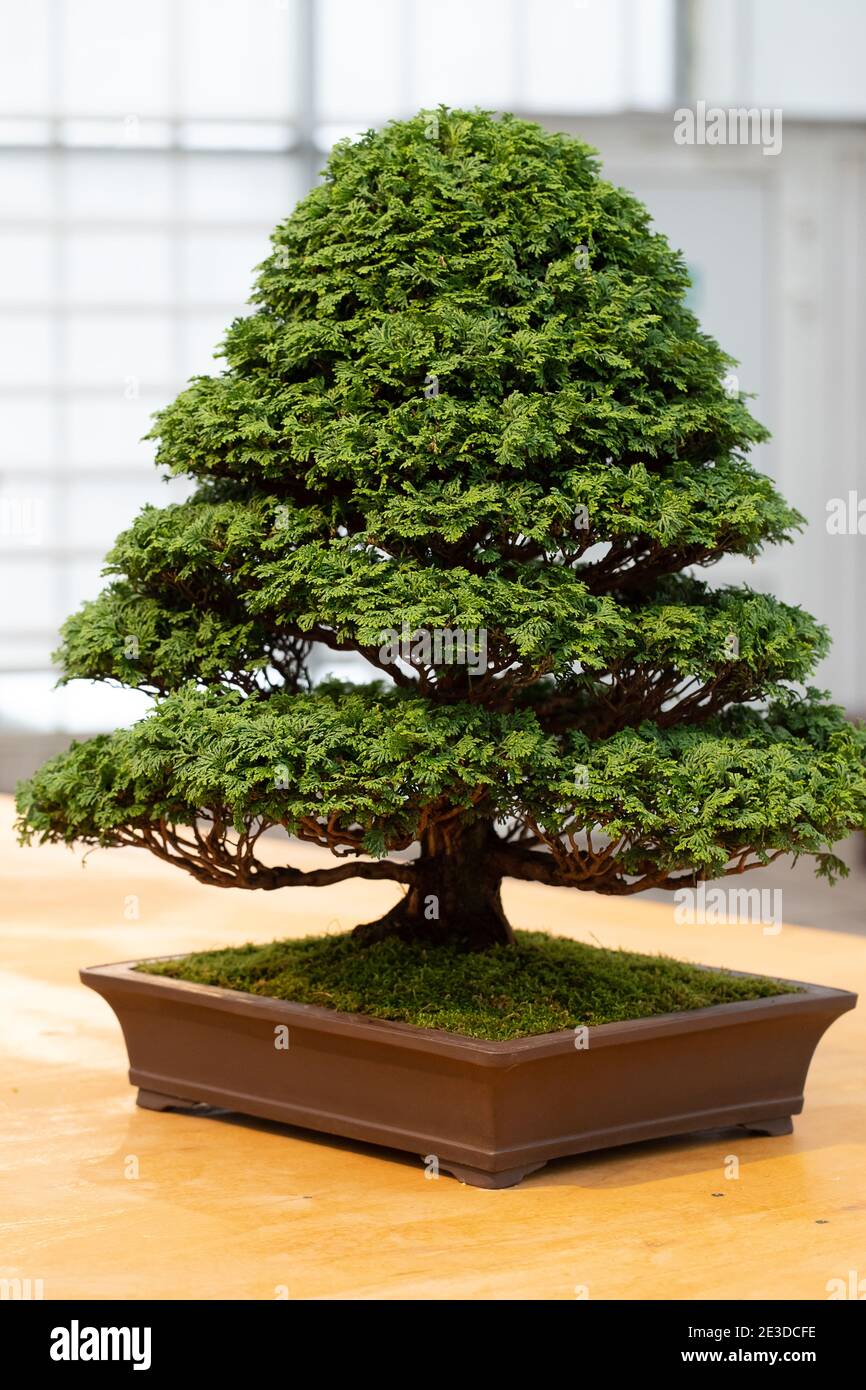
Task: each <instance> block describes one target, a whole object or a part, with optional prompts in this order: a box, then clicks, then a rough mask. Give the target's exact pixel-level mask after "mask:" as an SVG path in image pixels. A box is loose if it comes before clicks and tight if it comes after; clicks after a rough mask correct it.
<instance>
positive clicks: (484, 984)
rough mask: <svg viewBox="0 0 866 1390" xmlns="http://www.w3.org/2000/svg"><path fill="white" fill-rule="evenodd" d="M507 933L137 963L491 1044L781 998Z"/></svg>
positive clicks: (755, 986) (776, 988)
mask: <svg viewBox="0 0 866 1390" xmlns="http://www.w3.org/2000/svg"><path fill="white" fill-rule="evenodd" d="M516 937H517V940H516V944H515V945H514V946H512V947H508V948H503V947H494V948H493V949H492V950H490V951H486V952H483V953H477V952H474V953H472V952H470V953H467V952H465V951H458V950H455V949H454V948H453V947H450V946H448V945H442V946H437V947H436V949H435V950H430V949H428V948H425V947H423V946H420V945H409V944H407V943H405V942H402V941H386V942H380V943H379V944H377V945H375V946H367V947H364V946H360V945H359V944H358V941H357V939H354V938H353V937H352V936H351V935H340V936H319V937H317V936H308V937H304V938H302V939H301V940H297V941H274V942H271V943H269V944H268V945H267V946H253V945H249V946H240V947H235V948H233V949H229V950H224V951H202V952H199V953H197V954H196V955H192V956H184V957H183V959H181V960H171V961H155V962H153V963H151V964H147V965H143V966H141V967H140V968H141V969H142V970H143V971H144V972H145V973H147V974H151V975H164V976H168V977H169V978H170V979H174V980H191V981H193V982H194V983H196V984H203V985H212V986H217V987H218V988H221V989H237V990H243V991H244V992H245V993H246V994H259V995H264V996H265V997H266V998H268V999H288V1000H292V1001H294V1002H295V1003H298V1004H315V1005H318V1006H319V1007H320V1008H326V1009H339V1010H341V1011H342V1012H344V1013H360V1014H367V1015H368V1016H369V1017H371V1018H390V1019H395V1020H396V1021H398V1022H400V1023H414V1024H417V1025H418V1026H420V1027H422V1028H441V1029H444V1030H445V1031H446V1032H449V1033H461V1034H463V1036H464V1037H470V1038H487V1039H490V1040H491V1041H495V1042H499V1041H504V1040H506V1039H510V1038H526V1037H532V1036H533V1035H535V1034H538V1033H554V1032H557V1031H560V1030H562V1029H565V1028H576V1027H581V1026H584V1027H595V1026H596V1025H598V1024H602V1023H618V1022H620V1021H622V1020H624V1019H630V1018H650V1017H652V1016H654V1015H657V1014H666V1013H679V1012H681V1011H682V1010H685V1009H703V1008H708V1007H710V1006H711V1005H713V1004H729V1003H734V1002H735V1001H737V1000H740V999H764V998H767V997H769V996H771V995H776V994H788V993H790V992H791V987H790V986H789V985H784V984H778V983H776V981H774V980H768V979H751V978H749V977H748V976H743V975H728V974H726V973H725V972H724V971H722V970H703V969H701V968H700V967H699V966H694V965H686V964H684V963H683V962H681V961H675V960H671V959H670V958H669V957H667V956H644V955H638V954H637V953H635V952H632V951H610V950H604V949H602V948H600V947H598V946H585V945H583V944H582V943H581V942H577V941H569V940H568V939H567V938H563V937H554V936H547V935H545V933H544V932H527V931H521V932H517V933H516ZM795 992H796V991H795Z"/></svg>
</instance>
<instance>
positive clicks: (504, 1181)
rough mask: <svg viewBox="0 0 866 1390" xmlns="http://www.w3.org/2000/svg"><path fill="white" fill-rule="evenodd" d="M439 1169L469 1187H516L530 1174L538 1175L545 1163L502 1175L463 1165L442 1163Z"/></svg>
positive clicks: (533, 1164)
mask: <svg viewBox="0 0 866 1390" xmlns="http://www.w3.org/2000/svg"><path fill="white" fill-rule="evenodd" d="M439 1167H440V1168H441V1169H442V1171H443V1172H445V1173H450V1174H451V1176H452V1177H455V1178H456V1179H457V1181H458V1182H462V1183H465V1184H466V1186H467V1187H486V1188H500V1187H516V1186H517V1184H518V1183H519V1182H522V1181H523V1179H524V1178H525V1177H527V1176H528V1175H529V1174H530V1173H537V1172H538V1170H539V1168H544V1167H545V1164H544V1163H527V1164H525V1165H524V1166H523V1167H522V1168H504V1169H503V1170H502V1172H501V1173H488V1172H486V1170H485V1169H483V1168H469V1167H467V1166H466V1165H465V1164H463V1163H441V1162H440V1164H439Z"/></svg>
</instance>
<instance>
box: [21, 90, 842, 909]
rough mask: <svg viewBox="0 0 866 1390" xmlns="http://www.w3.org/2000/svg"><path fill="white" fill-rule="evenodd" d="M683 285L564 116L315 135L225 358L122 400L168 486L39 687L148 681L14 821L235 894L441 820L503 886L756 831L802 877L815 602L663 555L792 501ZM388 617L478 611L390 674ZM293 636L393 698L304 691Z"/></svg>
mask: <svg viewBox="0 0 866 1390" xmlns="http://www.w3.org/2000/svg"><path fill="white" fill-rule="evenodd" d="M687 287H688V278H687V274H686V269H685V266H684V263H683V260H682V257H681V256H680V255H679V254H678V253H677V252H675V251H673V250H672V249H671V247H670V246H669V245H668V243H667V241H666V240H665V238H664V237H663V236H661V235H659V234H658V233H656V232H654V231H653V230H652V228H651V225H650V220H649V216H648V214H647V212H646V210H645V209H644V208H643V207H642V206H641V204H640V203H639V202H638V201H637V200H636V199H634V198H633V197H632V196H631V195H629V194H627V193H625V192H623V191H622V190H620V189H617V188H614V187H612V186H611V185H610V184H608V183H607V182H605V181H604V180H603V179H602V178H601V177H600V175H599V171H598V165H597V161H596V159H595V156H594V154H593V153H592V151H590V150H589V149H588V148H587V147H586V146H585V145H583V144H581V143H580V142H579V141H577V140H574V139H571V138H570V137H566V136H562V135H554V134H550V133H548V132H545V131H543V130H542V129H541V128H540V127H538V126H536V125H533V124H530V123H527V122H524V121H520V120H517V119H515V118H513V117H510V116H506V117H503V118H501V119H493V118H491V117H490V116H489V115H487V114H485V113H483V112H478V111H475V112H459V111H455V112H449V111H447V110H445V109H442V110H440V111H439V112H438V113H437V114H436V118H435V120H434V119H432V118H431V117H430V116H429V115H421V116H419V117H416V118H415V119H413V120H409V121H404V122H397V123H394V124H392V125H390V126H388V127H387V129H385V130H384V131H382V132H379V133H370V134H369V135H367V136H365V137H364V138H363V139H362V140H360V141H359V142H357V143H355V144H353V145H348V144H345V145H340V146H338V147H337V148H336V149H335V151H334V152H333V154H332V156H331V159H330V161H329V165H328V169H327V172H326V177H325V179H324V181H323V183H322V184H321V185H320V186H318V187H317V188H315V189H314V190H313V192H312V193H310V194H309V196H308V197H307V198H305V199H304V200H303V201H302V202H301V203H300V204H299V205H298V207H297V208H296V209H295V210H294V212H293V213H292V214H291V216H290V217H289V218H288V219H287V221H286V222H284V223H283V224H282V225H281V226H279V227H278V228H277V230H276V232H275V233H274V237H273V250H272V253H271V255H270V256H269V257H268V259H267V260H266V261H265V263H264V264H263V265H262V266H261V267H260V269H259V275H258V279H257V282H256V287H255V292H254V296H253V311H252V312H251V313H250V314H249V315H248V316H246V317H243V318H240V319H238V320H236V322H235V323H233V324H232V325H231V327H230V328H229V330H228V333H227V335H226V338H225V342H224V344H223V347H222V349H221V351H222V356H223V357H224V359H225V370H224V371H223V372H222V373H221V374H220V375H217V376H213V377H201V378H197V379H195V380H194V381H193V382H192V383H191V384H190V386H189V387H188V388H187V389H186V390H185V391H184V392H182V393H181V395H180V396H179V397H178V398H177V400H176V401H175V402H174V403H173V404H171V405H170V406H168V408H167V409H165V410H164V411H162V412H161V414H160V415H159V417H158V419H157V421H156V424H155V427H154V437H155V438H156V439H157V440H158V459H159V462H160V463H161V464H162V465H163V466H164V467H166V468H167V469H169V470H170V471H173V472H175V473H183V474H189V475H191V476H192V477H194V478H195V479H196V480H197V484H198V486H197V491H196V492H195V494H194V495H193V496H192V497H190V498H189V499H188V500H187V501H185V502H182V503H180V504H176V505H174V506H169V507H164V508H153V507H147V508H145V509H144V510H143V511H142V512H141V514H140V515H139V516H138V517H137V518H136V519H135V521H134V522H133V524H132V525H131V527H130V528H129V529H128V530H127V531H126V532H124V533H123V534H122V535H121V536H120V537H119V538H118V540H117V542H116V544H115V546H114V548H113V550H112V551H111V553H110V555H109V557H108V562H107V573H108V575H109V577H110V583H109V585H108V587H107V588H106V590H105V591H104V593H103V594H102V595H101V596H100V597H99V598H98V599H96V600H95V601H93V602H91V603H88V604H85V605H84V607H83V608H82V609H81V610H80V611H79V612H78V613H77V614H75V615H74V616H73V617H72V618H70V619H69V620H68V622H67V623H66V625H65V627H64V630H63V645H62V647H61V650H60V653H59V659H60V661H61V663H62V666H63V670H64V678H65V679H67V680H72V679H82V678H84V679H95V680H111V681H119V682H121V683H123V684H126V685H133V686H139V687H141V688H143V689H146V690H151V691H154V692H156V693H157V694H158V695H159V696H160V697H161V698H160V699H159V700H158V702H157V705H156V707H155V708H154V711H153V713H152V714H151V715H150V716H148V718H146V719H145V720H143V721H142V722H141V723H140V724H138V725H136V726H134V727H133V728H131V729H123V730H120V731H118V732H117V733H115V734H112V735H110V736H104V737H100V738H97V739H94V740H90V741H89V742H87V743H83V744H77V745H73V747H72V748H71V749H70V750H69V752H68V753H66V754H64V755H62V756H61V757H59V758H55V759H53V760H52V761H51V762H49V763H48V764H46V766H45V767H44V768H43V769H41V771H40V772H38V773H37V774H36V775H35V777H33V778H32V779H31V780H30V782H28V783H26V784H24V785H23V787H22V788H21V790H20V795H19V808H20V827H21V832H22V834H23V835H24V836H25V837H26V836H33V835H36V836H38V837H40V838H42V839H59V840H65V841H69V842H71V841H75V840H81V841H84V842H86V843H102V844H121V843H135V844H146V845H147V847H148V848H151V849H154V850H155V852H158V853H163V854H164V855H165V856H166V857H173V862H179V863H182V864H183V865H184V867H187V868H189V869H190V871H191V872H194V873H196V874H197V876H199V877H203V878H204V879H205V881H218V882H226V881H229V879H228V878H227V877H226V875H227V874H230V872H231V859H232V855H234V857H235V864H236V870H235V872H236V881H238V882H243V883H245V884H246V886H256V885H257V884H261V885H263V886H275V881H274V879H273V877H271V878H270V879H268V878H267V876H266V875H259V877H258V878H255V875H253V877H252V878H250V876H249V875H247V876H246V877H245V873H246V869H247V868H248V865H249V863H250V862H251V861H249V859H247V858H244V855H247V854H248V852H249V846H250V844H251V843H252V842H253V841H254V838H255V836H256V835H257V834H258V833H259V832H260V831H261V829H262V827H264V826H281V827H283V828H284V829H285V830H286V831H288V832H289V833H293V832H296V831H297V832H298V833H303V834H305V835H306V836H307V838H318V839H319V840H320V842H322V843H326V844H328V845H330V846H331V848H335V849H338V850H340V851H341V852H343V853H348V854H350V855H351V854H352V853H353V852H354V853H356V854H360V853H367V854H373V855H375V856H377V857H383V856H387V855H388V854H389V853H390V852H392V851H393V850H396V849H402V848H405V847H406V846H407V845H408V844H410V843H411V842H412V840H413V839H417V838H420V837H421V836H422V835H423V833H424V832H425V829H429V828H430V827H431V826H436V825H439V824H451V823H457V824H460V823H466V822H468V821H469V820H471V819H472V818H475V817H477V818H482V819H487V820H490V821H496V822H498V824H499V828H500V831H501V832H502V833H503V835H504V834H505V831H506V828H507V830H508V832H509V834H510V835H511V839H509V841H508V844H509V845H511V844H512V843H513V836H514V832H515V828H517V830H519V841H518V847H517V848H515V849H514V851H513V853H511V852H510V851H509V849H508V848H507V847H504V848H503V850H502V854H503V863H506V862H507V867H506V868H505V869H504V872H505V873H511V872H513V873H517V874H522V875H524V876H528V877H529V876H532V875H533V874H534V873H536V872H537V871H538V865H539V863H540V862H541V861H544V864H545V865H546V870H545V872H548V873H550V872H553V870H552V869H551V868H550V866H551V865H552V864H553V865H554V866H555V870H556V873H557V874H558V875H559V879H558V881H561V882H563V883H568V884H572V885H574V886H579V887H597V888H601V889H602V890H603V891H610V892H624V891H633V890H634V889H635V888H636V887H640V886H642V885H644V884H649V883H653V882H663V883H665V884H666V886H673V883H674V882H675V881H677V876H680V877H682V876H689V875H691V876H695V875H697V876H705V875H712V874H718V873H722V872H725V871H732V870H735V869H737V868H738V867H742V866H743V864H744V863H745V862H746V856H748V855H751V859H749V860H748V862H750V863H751V862H766V860H767V859H768V858H769V857H771V856H772V855H773V854H776V853H779V852H782V851H792V852H795V853H808V854H813V855H816V856H817V863H818V867H819V870H820V871H822V872H826V873H829V874H832V873H833V872H834V871H835V870H836V868H837V867H838V861H836V860H835V859H834V858H833V856H832V854H831V853H830V850H831V847H832V843H833V842H834V840H836V839H838V838H840V837H841V836H843V835H845V834H847V833H848V832H849V831H850V830H851V829H852V828H854V827H856V826H859V825H863V824H864V821H866V781H864V735H863V734H862V732H860V731H858V730H856V729H854V728H852V727H850V726H848V725H847V724H846V723H845V721H844V719H843V717H842V715H841V713H840V712H839V711H838V710H834V709H833V708H832V707H830V706H826V705H824V704H822V702H821V700H820V698H819V697H817V696H815V695H814V694H809V695H808V696H806V697H801V696H800V695H797V694H796V693H795V690H796V688H798V687H800V686H801V685H802V684H803V683H804V682H806V681H807V680H808V679H809V677H810V675H811V673H812V671H813V670H814V667H815V665H816V663H817V662H818V661H819V660H820V659H821V657H822V656H823V655H824V654H825V652H826V649H827V635H826V632H825V631H824V630H823V629H822V628H821V627H820V626H819V625H818V624H816V623H815V622H814V620H813V619H811V618H810V617H809V616H808V615H807V614H805V613H803V612H802V611H801V610H800V609H798V608H796V607H792V606H790V605H786V604H783V603H781V602H779V601H777V600H775V599H773V598H771V597H769V596H766V595H763V594H758V593H754V592H752V591H751V590H750V589H748V588H746V587H728V588H725V587H722V588H718V589H716V590H711V589H709V588H708V586H707V585H706V584H704V583H703V582H701V581H699V580H698V579H696V578H695V577H694V575H693V572H692V571H693V570H694V569H695V568H700V567H707V566H710V565H712V564H713V563H714V562H715V561H717V560H718V559H719V558H720V557H721V556H722V555H724V554H729V553H736V554H740V555H745V556H751V557H754V556H755V555H757V554H758V553H759V552H760V551H761V549H762V547H763V546H764V545H766V544H772V543H779V542H784V541H787V540H789V539H790V537H791V534H792V532H793V531H795V530H796V529H797V528H798V527H799V526H800V525H801V523H802V518H801V517H800V516H799V515H798V514H797V513H796V512H795V511H793V510H792V509H791V508H789V507H788V506H787V505H786V503H785V502H784V501H783V499H782V498H781V497H780V496H779V495H778V493H777V492H776V490H775V488H774V487H773V485H772V483H771V482H770V481H769V480H768V479H767V478H766V477H764V476H763V475H762V474H760V473H758V472H757V471H755V469H753V468H752V466H751V465H750V463H749V462H748V461H747V455H748V452H749V450H750V448H751V447H752V445H753V444H755V443H756V442H758V441H760V440H762V439H763V438H765V431H764V430H763V428H762V427H761V426H760V425H759V424H757V422H756V421H755V420H754V419H753V418H752V416H751V415H750V413H749V411H748V409H747V406H746V403H745V401H744V400H743V398H742V397H741V395H739V394H738V393H735V394H733V395H732V394H729V393H728V391H726V389H725V387H724V385H723V381H724V378H725V374H726V373H727V371H728V368H729V367H730V365H731V359H729V358H728V357H727V356H726V355H725V354H724V353H723V352H722V350H721V349H720V348H719V346H718V345H717V344H716V343H715V342H714V341H713V340H712V339H711V338H710V337H708V336H707V335H706V334H704V333H702V332H701V330H700V328H699V326H698V324H697V321H696V320H695V318H694V316H693V314H692V313H691V311H690V310H689V309H688V308H687V307H686V303H685V294H686V290H687ZM404 624H405V625H407V627H408V629H409V630H410V631H411V630H413V629H423V630H428V631H429V630H430V629H437V628H439V629H441V628H445V629H452V630H453V629H463V630H465V629H483V630H484V632H485V634H486V637H487V643H488V659H489V662H490V667H489V670H488V671H487V672H471V671H470V670H468V669H467V668H466V667H464V668H462V669H461V668H456V667H453V666H452V667H447V666H441V665H440V666H438V667H437V666H435V664H428V665H427V666H426V667H425V666H424V664H423V663H420V664H416V665H415V666H414V668H413V669H412V671H411V673H409V672H407V671H406V669H405V668H403V669H400V668H398V667H396V666H395V664H394V662H393V661H391V660H389V659H387V658H385V657H382V655H381V653H380V652H379V648H380V646H381V644H382V642H383V640H384V637H385V634H386V633H387V632H388V631H389V630H400V629H401V628H402V627H403V625H404ZM130 639H132V640H131V641H130ZM732 641H733V646H732ZM323 646H324V647H325V648H329V649H331V650H335V651H350V652H356V653H360V654H361V655H362V656H364V657H365V658H366V659H367V660H368V661H369V662H370V664H371V672H373V673H377V674H378V673H381V672H382V671H384V672H385V673H386V674H387V675H388V676H391V677H393V678H394V680H396V681H397V683H398V686H399V687H400V688H399V689H394V688H393V687H388V688H386V686H385V685H371V686H366V687H360V688H351V687H347V686H343V685H340V684H338V683H336V682H325V683H324V684H321V685H320V686H319V687H318V688H316V689H311V688H310V687H311V681H310V679H309V676H308V658H309V657H310V655H311V654H312V655H318V657H319V668H320V669H321V666H322V662H321V654H322V652H321V649H322V647H323ZM375 668H378V672H376V670H375ZM759 706H760V708H759ZM577 766H579V767H580V768H582V769H583V772H584V774H585V777H584V780H577V781H576V779H575V767H577ZM277 769H280V770H281V771H280V772H279V774H278V772H277ZM202 823H209V824H210V825H211V827H212V829H213V834H212V836H211V838H209V839H205V838H203V837H202V836H201V834H199V833H198V830H197V827H198V826H199V825H200V824H202ZM226 826H229V827H233V828H234V833H235V834H236V835H237V836H240V837H241V838H242V843H239V844H238V845H232V844H228V842H227V841H226V839H225V827H226ZM177 827H190V828H192V829H193V830H194V831H195V833H196V842H195V845H193V842H192V841H191V840H189V839H187V840H186V841H184V842H181V841H180V840H179V839H178V838H177V836H176V835H175V830H176V828H177ZM587 834H588V836H589V839H587ZM593 836H594V837H595V846H596V848H591V841H592V837H593ZM576 837H582V838H581V840H580V844H578V843H577V839H576ZM503 844H505V841H503ZM599 844H601V845H602V846H607V848H606V849H602V850H599V849H598V845H599ZM533 850H534V851H535V853H534V856H533V855H532V854H531V851H533ZM544 850H548V851H550V853H549V854H544V853H543V851H544ZM509 853H510V857H507V856H508V855H509ZM527 855H529V856H530V860H531V862H527ZM209 856H210V857H211V859H212V861H213V862H212V864H211V868H213V874H212V875H211V878H210V879H208V877H207V874H208V872H209V868H208V858H209ZM287 872H289V871H287ZM546 881H553V880H552V879H550V878H548V879H547V880H546Z"/></svg>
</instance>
